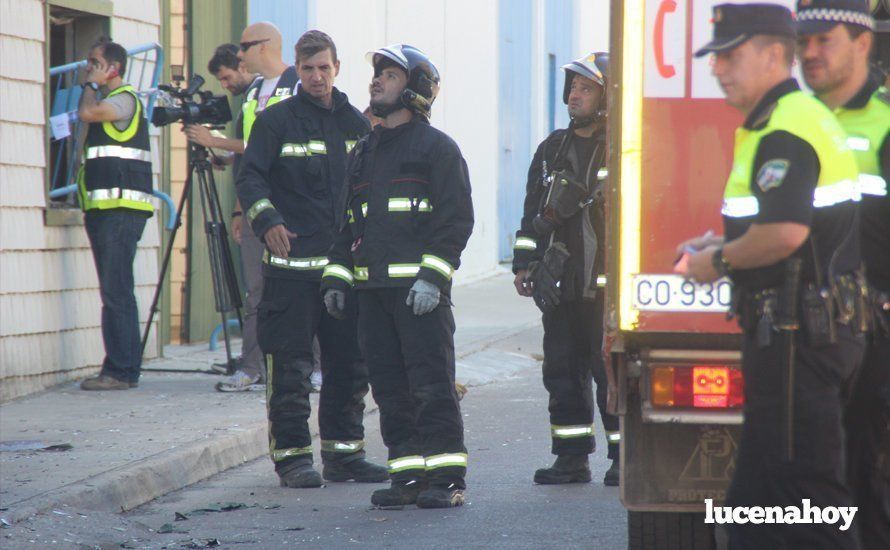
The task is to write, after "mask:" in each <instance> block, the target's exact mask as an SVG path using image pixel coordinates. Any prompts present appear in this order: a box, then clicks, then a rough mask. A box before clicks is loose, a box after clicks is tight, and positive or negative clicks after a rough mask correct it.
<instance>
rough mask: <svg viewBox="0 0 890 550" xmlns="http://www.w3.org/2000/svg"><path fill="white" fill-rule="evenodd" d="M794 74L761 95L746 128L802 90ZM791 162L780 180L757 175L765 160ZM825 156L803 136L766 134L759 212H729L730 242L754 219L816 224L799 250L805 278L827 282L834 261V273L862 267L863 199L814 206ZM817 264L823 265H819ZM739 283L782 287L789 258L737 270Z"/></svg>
mask: <svg viewBox="0 0 890 550" xmlns="http://www.w3.org/2000/svg"><path fill="white" fill-rule="evenodd" d="M798 89H799V88H798V85H797V82H796V81H794V80H793V79H789V80H786V81H785V82H783V83H781V84H779V85H778V86H776V87H775V88H773V89H772V90H770V91H769V92H767V94H766V95H765V96H764V97H763V98H762V99H761V101H760V103H759V104H758V105H757V107H755V109H754V110H753V111H752V112H751V114H750V115H749V117H748V119H746V121H745V124H744V126H745V128H748V129H758V128H763V127H764V126H765V125H766V123H767V122H768V121H769V114H770V113H771V111H772V109H773V105H774V104H775V103H776V101H778V100H779V98H781V97H782V96H784V95H786V94H788V93H791V92H793V91H795V90H798ZM774 163H778V164H777V165H778V166H787V169H786V170H785V173H784V177H783V178H780V179H779V181H778V184H775V185H771V186H765V187H766V190H764V189H762V188H761V187H760V186H759V185H758V184H757V183H756V180H757V175H758V174H759V173H760V171H761V169H762V168H763V167H764V165H767V164H770V165H775V164H774ZM819 170H820V166H819V158H818V156H817V155H816V151H815V150H814V149H813V147H812V146H811V145H810V144H809V143H807V142H806V141H804V140H803V139H801V138H799V137H797V136H794V135H792V134H790V133H788V132H785V131H781V130H779V131H775V132H771V133H770V134H768V135H766V136H764V137H763V138H762V139H761V140H760V143H759V144H758V147H757V153H756V154H755V157H754V164H753V166H752V170H751V174H750V182H751V183H750V189H751V192H752V194H753V195H754V196H755V197H756V198H757V202H758V203H759V210H758V213H757V214H756V215H754V216H750V217H746V218H730V217H724V232H725V235H726V241H727V242H730V241H733V240H735V239H738V238H739V237H741V236H742V235H744V234H745V232H746V231H747V230H748V228H749V227H750V226H751V225H752V224H768V223H787V222H791V223H798V224H801V225H806V226H807V227H809V228H810V238H809V239H807V240H806V241H805V242H804V244H803V245H801V247H800V248H799V249H798V250H797V251H796V252H795V253H794V256H798V257H801V258H802V259H803V271H802V280H803V281H805V282H810V281H817V280H819V279H820V278H821V280H822V282H823V284H827V281H828V276H829V266H831V272H832V273H833V275H834V276H838V275H841V274H844V273H849V272H851V271H853V270H855V269H856V268H857V267H858V266H859V262H860V253H859V231H857V227H858V224H857V222H856V211H857V208H858V206H857V203H855V202H853V201H846V202H842V203H839V204H836V205H833V206H829V207H824V208H814V206H813V193H814V191H815V189H816V184H817V182H818V180H819ZM814 266H818V277H817V269H816V267H814ZM732 279H733V282H734V283H735V284H736V285H738V286H740V287H744V288H746V289H749V290H759V289H763V288H776V287H780V286H781V285H782V283H783V280H784V261H780V262H777V263H775V264H772V265H769V266H764V267H758V268H754V269H740V270H736V271H735V272H734V274H733V276H732Z"/></svg>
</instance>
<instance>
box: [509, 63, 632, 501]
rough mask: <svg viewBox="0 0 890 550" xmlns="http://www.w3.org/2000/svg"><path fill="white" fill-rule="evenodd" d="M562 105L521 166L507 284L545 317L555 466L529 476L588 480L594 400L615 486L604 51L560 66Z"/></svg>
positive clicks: (616, 459) (563, 480)
mask: <svg viewBox="0 0 890 550" xmlns="http://www.w3.org/2000/svg"><path fill="white" fill-rule="evenodd" d="M562 68H563V70H564V71H565V75H566V79H565V88H564V91H563V102H565V103H566V105H568V110H569V116H570V117H571V119H572V122H571V124H570V125H569V128H567V129H565V130H556V131H555V132H553V133H552V134H550V135H549V136H547V139H545V140H544V141H543V142H541V144H540V145H539V146H538V150H537V151H536V152H535V156H534V158H533V159H532V163H531V166H530V167H529V170H528V183H527V184H526V195H525V208H524V211H523V215H522V225H521V226H520V229H519V231H517V232H516V243H515V245H514V247H513V273H515V274H516V278H515V280H514V284H515V286H516V291H517V292H518V293H519V295H520V296H531V297H533V298H534V300H535V303H536V304H537V305H538V307H539V308H540V309H541V311H542V312H543V313H544V316H543V321H544V386H545V387H546V388H547V391H548V392H549V393H550V407H549V408H550V433H551V437H552V445H551V450H552V452H553V454H555V455H556V457H557V458H556V462H554V464H553V466H551V467H550V468H541V469H539V470H538V471H536V472H535V477H534V479H535V482H536V483H543V484H554V483H579V482H589V481H590V467H589V463H588V455H589V454H590V453H592V452H593V451H594V449H595V448H596V440H595V438H594V433H593V431H594V429H593V403H594V400H593V387H592V386H593V382H596V404H597V407H598V408H599V410H600V416H601V417H602V420H603V425H604V426H605V430H606V441H607V443H608V453H609V454H608V456H609V458H610V459H611V460H612V466H611V467H610V468H609V469H608V471H607V472H606V474H605V478H604V480H603V482H604V483H605V484H606V485H618V478H619V455H618V449H619V448H618V444H619V438H620V434H619V431H618V418H617V417H616V416H614V415H611V414H608V413H606V412H605V411H606V393H607V390H608V383H607V380H606V372H605V364H604V362H603V356H602V343H603V300H604V293H603V292H602V290H603V286H604V285H605V276H604V273H605V265H604V253H605V250H604V247H603V246H602V245H601V244H600V243H603V242H604V232H605V223H604V222H605V220H604V212H603V192H602V185H603V182H604V180H605V176H606V173H605V169H604V166H605V163H606V117H605V113H606V78H607V77H608V68H609V55H608V54H607V53H602V52H599V53H591V54H589V55H587V56H585V57H582V58H580V59H577V60H575V61H572V62H571V63H569V64H567V65H564V66H563V67H562Z"/></svg>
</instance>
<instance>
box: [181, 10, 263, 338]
mask: <svg viewBox="0 0 890 550" xmlns="http://www.w3.org/2000/svg"><path fill="white" fill-rule="evenodd" d="M186 9H187V16H186V22H187V23H186V24H187V25H188V28H187V29H186V36H187V40H188V42H187V48H188V65H189V67H191V70H192V72H193V73H197V74H200V75H201V76H203V77H204V79H205V80H206V84H204V87H203V89H205V90H211V91H212V92H213V93H214V94H225V93H226V91H225V90H223V88H222V87H221V86H220V85H219V83H218V82H217V81H216V79H215V78H214V77H213V75H212V74H208V73H207V62H208V61H209V60H210V57H211V56H212V55H213V51H214V50H215V49H216V47H217V46H219V45H220V44H223V43H226V42H233V43H238V40H239V38H240V37H241V31H242V30H244V27H245V26H246V21H247V2H246V0H189V2H188V4H187V7H186ZM230 104H231V107H232V113H233V114H235V113H237V109H240V99H239V98H231V101H230ZM223 132H224V133H225V134H226V135H227V136H232V137H234V135H235V134H234V131H233V129H232V123H231V122H230V123H229V124H228V125H227V127H226V130H224V131H223ZM213 175H214V177H215V179H216V187H217V190H218V192H219V198H220V202H221V204H222V209H223V213H224V214H225V222H226V224H228V223H229V219H228V214H229V213H230V212H231V211H232V209H233V207H234V204H235V189H234V178H233V176H232V171H231V169H228V170H225V171H219V170H214V171H213ZM188 230H189V249H188V254H189V273H188V274H187V276H186V293H187V297H188V299H187V302H186V308H185V309H186V311H184V314H185V316H186V318H183V323H184V325H185V327H184V328H185V329H186V330H187V332H185V331H183V332H185V334H184V336H185V339H186V340H187V341H191V342H199V341H203V340H207V339H208V338H209V337H210V333H211V332H212V331H213V328H214V327H216V326H217V325H218V324H219V323H220V315H219V313H217V312H216V308H215V302H214V297H213V285H212V279H211V273H210V261H209V259H208V247H207V238H206V236H205V233H204V219H203V216H202V214H201V202H200V195H199V193H198V189H197V186H195V187H194V188H193V190H192V200H191V201H190V204H189V228H188ZM229 243H230V246H231V249H232V253H233V256H234V261H235V271H236V272H237V273H238V274H239V277H240V272H241V269H240V265H241V264H240V255H239V253H240V251H239V249H238V246H237V245H236V244H235V243H234V241H232V240H231V239H229ZM241 288H243V285H242V286H241Z"/></svg>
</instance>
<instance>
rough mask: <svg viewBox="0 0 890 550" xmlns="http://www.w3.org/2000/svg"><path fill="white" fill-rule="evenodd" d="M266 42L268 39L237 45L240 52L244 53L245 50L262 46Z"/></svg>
mask: <svg viewBox="0 0 890 550" xmlns="http://www.w3.org/2000/svg"><path fill="white" fill-rule="evenodd" d="M268 41H269V39H268V38H263V39H262V40H251V41H250V42H242V43H240V44H238V45H239V46H241V51H242V52H246V51H247V50H249V49H250V48H252V47H254V46H256V45H257V44H262V43H263V42H268Z"/></svg>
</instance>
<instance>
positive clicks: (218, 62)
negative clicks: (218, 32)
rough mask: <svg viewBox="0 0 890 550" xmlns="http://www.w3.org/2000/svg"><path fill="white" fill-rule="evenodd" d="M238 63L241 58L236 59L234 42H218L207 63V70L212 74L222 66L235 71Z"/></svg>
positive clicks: (236, 51) (236, 47) (236, 52)
mask: <svg viewBox="0 0 890 550" xmlns="http://www.w3.org/2000/svg"><path fill="white" fill-rule="evenodd" d="M240 63H241V60H240V59H238V46H237V45H236V44H220V45H219V46H217V47H216V50H214V51H213V57H211V58H210V61H209V62H208V63H207V70H208V71H209V72H210V74H214V75H215V74H216V73H218V72H219V71H220V69H222V68H223V67H228V68H230V69H232V70H233V71H237V70H238V65H239V64H240Z"/></svg>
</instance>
